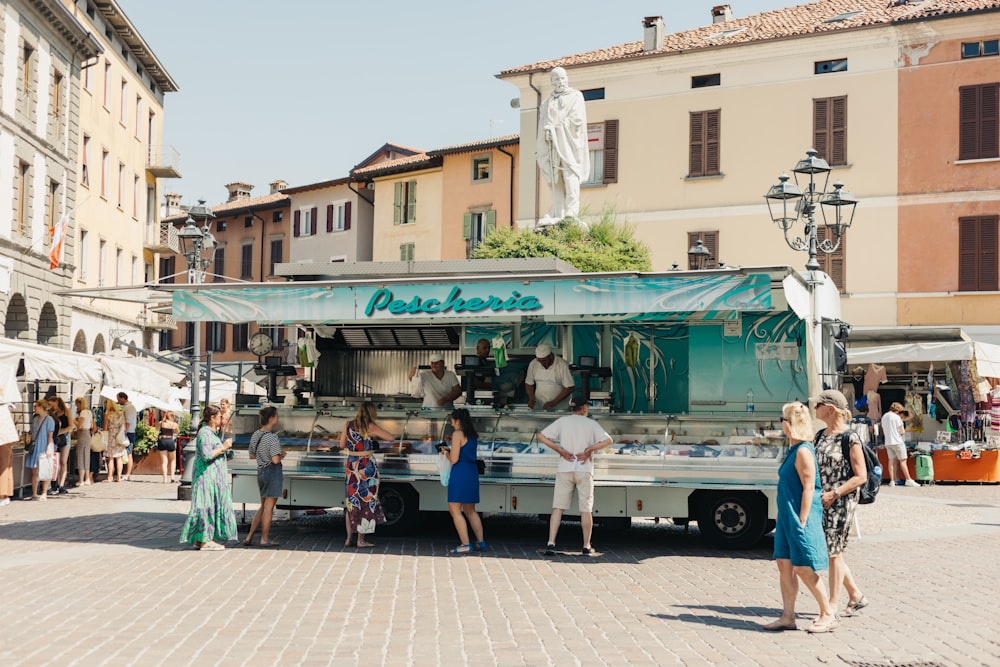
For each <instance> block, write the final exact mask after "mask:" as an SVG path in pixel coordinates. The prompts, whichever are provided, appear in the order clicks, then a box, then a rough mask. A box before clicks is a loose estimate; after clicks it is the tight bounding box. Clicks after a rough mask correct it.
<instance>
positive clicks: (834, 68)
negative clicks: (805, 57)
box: [813, 58, 847, 74]
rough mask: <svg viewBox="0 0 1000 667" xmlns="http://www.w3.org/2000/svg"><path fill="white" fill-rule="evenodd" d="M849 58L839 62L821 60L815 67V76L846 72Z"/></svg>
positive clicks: (841, 59) (838, 60)
mask: <svg viewBox="0 0 1000 667" xmlns="http://www.w3.org/2000/svg"><path fill="white" fill-rule="evenodd" d="M846 71H847V58H838V59H837V60H820V61H818V62H816V63H815V64H814V65H813V74H829V73H831V72H846Z"/></svg>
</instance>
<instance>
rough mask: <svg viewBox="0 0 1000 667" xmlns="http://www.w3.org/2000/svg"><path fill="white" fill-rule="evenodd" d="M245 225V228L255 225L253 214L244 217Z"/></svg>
mask: <svg viewBox="0 0 1000 667" xmlns="http://www.w3.org/2000/svg"><path fill="white" fill-rule="evenodd" d="M243 227H244V228H248V227H253V216H252V215H248V216H246V217H245V218H243Z"/></svg>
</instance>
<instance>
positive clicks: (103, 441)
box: [90, 431, 108, 452]
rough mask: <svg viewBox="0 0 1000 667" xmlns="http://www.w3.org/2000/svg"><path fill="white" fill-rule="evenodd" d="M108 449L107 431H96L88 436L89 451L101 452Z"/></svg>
mask: <svg viewBox="0 0 1000 667" xmlns="http://www.w3.org/2000/svg"><path fill="white" fill-rule="evenodd" d="M107 449H108V432H107V431H98V432H97V433H94V434H93V435H92V436H91V437H90V451H92V452H103V451H107Z"/></svg>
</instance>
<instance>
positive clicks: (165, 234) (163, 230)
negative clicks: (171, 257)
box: [146, 222, 181, 255]
mask: <svg viewBox="0 0 1000 667" xmlns="http://www.w3.org/2000/svg"><path fill="white" fill-rule="evenodd" d="M158 226H159V229H158V230H157V229H156V228H155V227H154V228H153V230H151V231H152V233H150V234H147V237H148V238H147V239H146V250H149V251H151V252H160V253H173V254H175V255H179V254H180V252H181V250H180V248H181V245H180V242H179V241H178V239H177V228H176V227H174V226H173V225H171V224H170V223H166V222H161V223H159V225H158Z"/></svg>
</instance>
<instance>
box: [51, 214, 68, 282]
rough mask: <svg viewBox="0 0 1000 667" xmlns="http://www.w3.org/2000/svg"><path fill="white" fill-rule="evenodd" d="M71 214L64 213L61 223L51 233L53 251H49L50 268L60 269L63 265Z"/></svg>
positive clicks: (53, 227)
mask: <svg viewBox="0 0 1000 667" xmlns="http://www.w3.org/2000/svg"><path fill="white" fill-rule="evenodd" d="M69 215H70V214H69V213H68V212H67V213H63V216H62V217H61V218H59V222H57V223H56V224H54V225H53V226H52V227H51V228H50V229H49V233H50V234H52V249H51V250H49V268H50V269H52V270H55V269H58V268H59V265H60V264H62V259H63V247H64V246H65V241H66V233H67V232H68V231H69Z"/></svg>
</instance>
